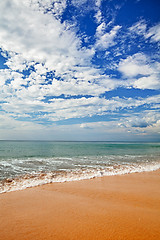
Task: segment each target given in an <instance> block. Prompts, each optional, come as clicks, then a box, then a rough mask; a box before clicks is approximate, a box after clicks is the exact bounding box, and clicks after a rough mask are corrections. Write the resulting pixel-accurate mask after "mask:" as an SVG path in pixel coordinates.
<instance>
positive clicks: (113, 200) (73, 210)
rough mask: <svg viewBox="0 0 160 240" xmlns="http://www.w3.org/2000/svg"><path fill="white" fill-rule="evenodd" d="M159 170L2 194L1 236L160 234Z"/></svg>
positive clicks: (115, 238)
mask: <svg viewBox="0 0 160 240" xmlns="http://www.w3.org/2000/svg"><path fill="white" fill-rule="evenodd" d="M159 184H160V170H157V171H153V172H142V173H132V174H128V175H116V176H103V177H98V178H94V179H89V180H88V179H87V180H81V181H72V182H64V183H50V184H45V185H41V186H37V187H32V188H27V189H25V190H21V191H14V192H8V193H5V194H0V226H1V227H0V228H1V230H0V239H5V240H14V239H16V240H22V239H26V240H32V239H34V240H38V239H39V240H41V239H43V240H44V239H47V240H50V239H64V240H65V239H66V240H70V239H79V240H81V239H84V240H86V239H87V240H88V239H106V240H108V239H109V240H110V239H111V240H125V239H127V240H134V239H135V240H137V239H141V240H142V239H145V240H146V239H150V240H153V239H154V240H157V239H159V238H160V229H159V226H160V204H159V203H160V189H159Z"/></svg>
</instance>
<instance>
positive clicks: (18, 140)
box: [0, 139, 160, 143]
mask: <svg viewBox="0 0 160 240" xmlns="http://www.w3.org/2000/svg"><path fill="white" fill-rule="evenodd" d="M2 141H4V142H102V143H103V142H108V143H123V142H124V143H160V141H144V140H143V141H125V140H121V141H118V140H117V141H116V140H115V141H105V140H104V141H102V140H97V141H96V140H22V139H17V140H15V139H10V140H9V139H7V140H6V139H5V140H3V139H0V142H2Z"/></svg>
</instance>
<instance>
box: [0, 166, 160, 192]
mask: <svg viewBox="0 0 160 240" xmlns="http://www.w3.org/2000/svg"><path fill="white" fill-rule="evenodd" d="M158 169H160V162H156V163H155V162H154V163H147V164H144V163H143V164H139V165H138V164H137V163H132V164H125V165H121V164H115V165H113V166H107V167H105V168H81V169H74V170H73V169H72V170H66V169H65V170H60V171H50V172H37V173H34V174H25V175H23V176H19V177H16V178H12V179H11V178H8V179H5V180H2V181H1V182H0V193H6V192H11V191H18V190H24V189H26V188H30V187H36V186H39V185H44V184H48V183H56V182H69V181H79V180H84V179H92V178H95V177H102V176H114V175H123V174H130V173H140V172H150V171H155V170H158Z"/></svg>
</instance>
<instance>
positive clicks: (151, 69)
mask: <svg viewBox="0 0 160 240" xmlns="http://www.w3.org/2000/svg"><path fill="white" fill-rule="evenodd" d="M118 70H119V71H120V72H121V73H122V74H123V75H124V77H126V78H128V79H132V80H130V81H129V84H130V85H131V86H133V87H135V88H139V89H159V87H160V80H159V63H158V62H156V61H154V63H152V60H151V59H150V58H149V57H148V56H146V55H145V54H142V53H136V54H134V55H132V56H129V57H127V58H126V59H124V60H121V61H120V63H119V66H118Z"/></svg>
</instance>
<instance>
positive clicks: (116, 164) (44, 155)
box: [0, 141, 160, 192]
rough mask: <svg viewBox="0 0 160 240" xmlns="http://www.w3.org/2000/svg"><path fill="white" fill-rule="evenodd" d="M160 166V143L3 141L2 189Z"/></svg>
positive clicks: (0, 162)
mask: <svg viewBox="0 0 160 240" xmlns="http://www.w3.org/2000/svg"><path fill="white" fill-rule="evenodd" d="M159 168H160V143H123V142H117V143H115V142H42V141H0V181H1V188H2V190H1V192H4V189H6V188H7V189H8V188H9V189H10V190H12V189H16V190H17V189H20V188H22V189H23V188H25V187H28V186H32V185H34V186H35V185H39V184H44V183H48V182H54V181H60V182H61V181H69V180H79V179H84V178H91V177H95V176H102V175H115V174H125V173H130V172H141V171H153V170H156V169H159ZM24 179H25V180H24ZM26 179H27V180H26ZM22 180H23V181H22ZM26 181H27V183H26ZM20 183H21V187H19V188H18V186H19V185H20ZM26 184H28V185H26ZM5 191H8V190H5Z"/></svg>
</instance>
